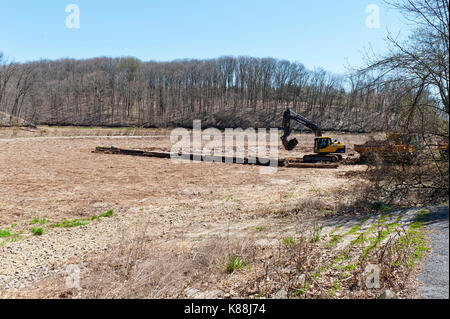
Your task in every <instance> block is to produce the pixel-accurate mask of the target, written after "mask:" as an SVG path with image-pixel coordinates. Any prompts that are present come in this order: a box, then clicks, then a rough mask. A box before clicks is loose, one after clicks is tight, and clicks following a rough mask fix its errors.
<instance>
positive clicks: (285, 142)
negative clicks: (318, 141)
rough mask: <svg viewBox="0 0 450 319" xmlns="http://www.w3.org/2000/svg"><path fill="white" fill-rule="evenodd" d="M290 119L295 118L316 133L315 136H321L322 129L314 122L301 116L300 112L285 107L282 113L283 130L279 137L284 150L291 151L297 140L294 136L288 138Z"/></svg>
mask: <svg viewBox="0 0 450 319" xmlns="http://www.w3.org/2000/svg"><path fill="white" fill-rule="evenodd" d="M291 120H295V121H297V122H298V123H300V124H302V125H304V126H306V127H307V128H309V129H311V130H312V131H313V132H314V134H315V135H316V137H321V136H322V130H321V129H320V127H318V126H317V125H316V124H315V123H313V122H311V121H310V120H308V119H307V118H305V117H304V116H301V115H300V114H298V113H296V112H294V111H291V110H290V109H289V108H287V109H286V111H284V114H283V130H284V134H283V136H282V137H281V140H282V142H283V146H284V148H285V149H286V150H288V151H292V150H293V149H294V148H295V147H296V146H297V144H298V140H297V139H296V138H294V139H292V140H290V141H289V140H288V137H289V135H291V131H292V130H291Z"/></svg>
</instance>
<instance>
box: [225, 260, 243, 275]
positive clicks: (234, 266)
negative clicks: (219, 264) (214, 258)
mask: <svg viewBox="0 0 450 319" xmlns="http://www.w3.org/2000/svg"><path fill="white" fill-rule="evenodd" d="M244 266H245V263H244V261H243V260H242V259H241V258H239V257H238V256H235V255H232V256H230V257H229V259H228V262H227V266H226V269H227V273H229V274H231V273H233V272H234V271H236V270H238V269H241V268H242V267H244Z"/></svg>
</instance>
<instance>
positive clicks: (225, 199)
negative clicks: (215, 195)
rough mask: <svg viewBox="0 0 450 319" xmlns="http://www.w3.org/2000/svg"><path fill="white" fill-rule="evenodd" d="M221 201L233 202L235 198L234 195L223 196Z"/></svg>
mask: <svg viewBox="0 0 450 319" xmlns="http://www.w3.org/2000/svg"><path fill="white" fill-rule="evenodd" d="M220 199H221V200H223V201H226V202H227V201H229V200H233V199H234V198H233V196H232V195H228V196H222V197H221V198H220Z"/></svg>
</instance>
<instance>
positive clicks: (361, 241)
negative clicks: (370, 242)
mask: <svg viewBox="0 0 450 319" xmlns="http://www.w3.org/2000/svg"><path fill="white" fill-rule="evenodd" d="M365 241H366V239H365V238H364V234H360V235H359V236H358V238H356V239H355V240H354V241H352V245H358V244H362V243H364V242H365Z"/></svg>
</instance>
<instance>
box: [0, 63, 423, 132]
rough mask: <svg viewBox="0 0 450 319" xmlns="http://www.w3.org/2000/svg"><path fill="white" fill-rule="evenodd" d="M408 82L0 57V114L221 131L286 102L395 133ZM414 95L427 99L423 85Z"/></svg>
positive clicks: (356, 126) (339, 126)
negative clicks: (198, 124) (198, 122)
mask: <svg viewBox="0 0 450 319" xmlns="http://www.w3.org/2000/svg"><path fill="white" fill-rule="evenodd" d="M414 85H415V84H414V81H410V82H408V81H407V82H398V81H388V82H380V81H378V82H373V79H372V78H370V76H368V75H367V74H356V73H351V74H350V73H349V75H345V76H343V75H334V74H331V73H329V72H327V71H325V70H323V69H316V70H313V71H311V70H308V69H306V68H305V67H304V66H303V65H302V64H300V63H296V62H289V61H284V60H277V59H273V58H263V59H261V58H252V57H246V56H241V57H220V58H217V59H211V60H182V61H173V62H142V61H140V60H138V59H136V58H132V57H124V58H106V57H105V58H96V59H90V60H69V59H65V60H58V61H45V60H43V61H38V62H32V63H26V64H16V63H11V62H9V61H8V59H7V58H6V57H2V56H0V111H2V112H4V113H6V114H9V115H10V116H11V120H12V119H14V118H20V119H23V120H25V121H27V122H29V123H33V124H36V125H42V124H48V125H80V126H141V127H165V126H187V127H189V126H190V125H192V120H193V119H202V120H203V121H204V122H203V124H204V125H208V126H216V127H221V128H223V127H250V126H251V127H279V126H280V113H281V112H282V110H283V109H284V108H285V107H286V106H289V107H291V108H293V109H295V110H297V111H298V112H301V113H302V114H304V115H305V116H307V117H310V118H311V119H313V120H315V121H318V122H319V123H321V126H322V127H323V128H324V129H325V130H339V131H352V132H367V131H371V130H381V129H392V130H394V129H396V128H398V126H399V120H398V119H399V118H400V117H401V116H399V115H400V114H401V113H402V111H403V110H402V108H401V106H402V105H407V104H408V102H409V101H411V100H413V99H414V93H415V90H414ZM405 92H406V93H405ZM421 98H422V99H424V100H430V101H431V100H432V97H430V96H429V92H427V89H424V90H423V92H422V93H421ZM13 124H14V123H13Z"/></svg>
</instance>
